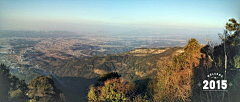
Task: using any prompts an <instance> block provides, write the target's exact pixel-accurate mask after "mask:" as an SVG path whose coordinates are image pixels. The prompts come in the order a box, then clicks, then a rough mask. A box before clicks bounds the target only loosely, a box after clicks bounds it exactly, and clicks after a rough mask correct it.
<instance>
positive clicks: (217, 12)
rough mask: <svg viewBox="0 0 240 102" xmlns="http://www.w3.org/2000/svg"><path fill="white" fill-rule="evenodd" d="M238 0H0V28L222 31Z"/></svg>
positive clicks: (234, 15)
mask: <svg viewBox="0 0 240 102" xmlns="http://www.w3.org/2000/svg"><path fill="white" fill-rule="evenodd" d="M239 5H240V0H198V1H197V0H183V1H181V0H176V1H173V0H0V30H3V29H4V30H68V31H75V32H76V31H89V32H91V31H111V32H119V31H130V30H136V29H150V28H151V29H161V28H172V29H173V30H172V31H169V32H174V29H176V31H178V30H177V29H186V28H187V29H191V30H192V31H193V33H194V31H195V33H196V34H198V33H197V32H198V31H200V30H201V31H202V30H204V32H208V31H210V32H211V33H214V32H216V33H217V32H221V31H222V29H223V28H224V25H225V23H226V22H227V21H228V19H229V18H236V19H237V20H238V21H239V20H240V13H239V12H240V7H239Z"/></svg>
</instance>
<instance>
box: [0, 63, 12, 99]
mask: <svg viewBox="0 0 240 102" xmlns="http://www.w3.org/2000/svg"><path fill="white" fill-rule="evenodd" d="M10 76H11V75H10V74H9V69H7V67H6V66H5V65H4V64H1V65H0V90H1V91H0V101H3V102H6V101H8V97H9V94H8V92H9V91H10V85H11V79H10Z"/></svg>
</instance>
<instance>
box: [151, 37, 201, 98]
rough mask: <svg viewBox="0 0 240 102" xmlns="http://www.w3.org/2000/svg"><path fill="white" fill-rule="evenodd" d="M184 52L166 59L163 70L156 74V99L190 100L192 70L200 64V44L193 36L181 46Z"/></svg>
mask: <svg viewBox="0 0 240 102" xmlns="http://www.w3.org/2000/svg"><path fill="white" fill-rule="evenodd" d="M183 49H184V52H183V53H180V54H178V55H175V56H173V57H172V61H166V62H165V63H164V64H163V65H162V66H163V67H164V68H163V70H161V72H160V73H159V75H158V79H157V90H155V95H154V99H155V100H156V101H171V102H172V101H190V97H191V95H192V85H193V84H194V83H193V81H192V79H193V71H194V68H195V67H197V66H198V65H199V64H200V59H201V57H202V56H201V55H202V54H201V53H200V49H201V46H200V45H199V44H198V41H197V40H196V39H194V38H192V39H191V40H189V41H188V44H187V45H186V46H185V47H184V48H183Z"/></svg>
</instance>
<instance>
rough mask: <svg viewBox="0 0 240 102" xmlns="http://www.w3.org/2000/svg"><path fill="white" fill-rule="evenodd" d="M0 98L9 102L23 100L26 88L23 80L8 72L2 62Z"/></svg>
mask: <svg viewBox="0 0 240 102" xmlns="http://www.w3.org/2000/svg"><path fill="white" fill-rule="evenodd" d="M0 82H1V83H0V90H1V91H0V100H1V101H4V102H5V101H8V100H10V101H11V102H25V101H26V100H27V96H26V92H27V90H28V88H27V85H26V84H25V81H24V80H19V79H18V78H17V77H15V76H13V75H10V74H9V69H7V67H6V66H5V65H3V64H1V65H0Z"/></svg>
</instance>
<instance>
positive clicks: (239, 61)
mask: <svg viewBox="0 0 240 102" xmlns="http://www.w3.org/2000/svg"><path fill="white" fill-rule="evenodd" d="M233 59H234V67H235V68H240V56H239V55H236V56H234V58H233Z"/></svg>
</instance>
